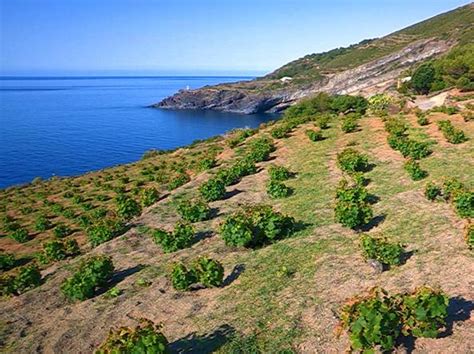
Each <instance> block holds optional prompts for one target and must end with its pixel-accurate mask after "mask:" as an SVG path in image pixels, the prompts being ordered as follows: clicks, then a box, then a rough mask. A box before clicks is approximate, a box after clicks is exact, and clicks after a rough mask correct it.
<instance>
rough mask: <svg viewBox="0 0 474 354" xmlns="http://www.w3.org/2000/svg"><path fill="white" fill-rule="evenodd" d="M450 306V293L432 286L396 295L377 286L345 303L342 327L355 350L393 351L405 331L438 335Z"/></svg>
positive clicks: (342, 311)
mask: <svg viewBox="0 0 474 354" xmlns="http://www.w3.org/2000/svg"><path fill="white" fill-rule="evenodd" d="M447 308H448V297H447V296H446V295H445V294H444V293H443V292H442V291H440V290H435V289H432V288H430V287H422V288H419V289H416V290H415V291H414V292H412V293H404V294H395V295H393V296H389V295H388V293H387V292H386V291H385V290H383V289H381V288H374V289H372V290H370V292H369V293H368V294H367V295H363V296H356V297H355V298H353V299H350V300H349V301H348V302H347V304H346V305H344V306H343V307H342V309H341V313H340V329H345V330H347V332H348V334H349V337H350V341H351V349H352V350H358V351H363V352H373V351H374V349H375V348H377V347H380V349H381V350H382V351H391V350H392V349H393V348H394V346H395V343H396V341H397V340H398V339H399V337H400V335H402V334H403V335H405V336H414V337H429V338H435V337H436V336H437V335H438V334H439V330H440V329H441V328H442V327H443V326H444V325H445V323H446V322H445V321H446V317H447Z"/></svg>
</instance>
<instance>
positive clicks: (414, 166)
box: [403, 159, 428, 181]
mask: <svg viewBox="0 0 474 354" xmlns="http://www.w3.org/2000/svg"><path fill="white" fill-rule="evenodd" d="M403 168H404V169H405V171H407V172H408V174H409V175H410V177H411V179H412V180H414V181H419V180H421V179H423V178H425V177H426V176H428V172H426V171H425V170H423V169H421V167H420V164H419V163H418V162H417V161H415V160H412V159H409V160H407V161H406V162H405V164H404V165H403Z"/></svg>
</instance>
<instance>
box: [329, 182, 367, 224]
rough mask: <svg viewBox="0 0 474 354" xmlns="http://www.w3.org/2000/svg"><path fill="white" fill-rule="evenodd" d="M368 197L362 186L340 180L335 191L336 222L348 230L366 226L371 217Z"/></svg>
mask: <svg viewBox="0 0 474 354" xmlns="http://www.w3.org/2000/svg"><path fill="white" fill-rule="evenodd" d="M368 197H369V195H368V192H367V190H366V189H365V188H364V187H363V186H362V185H360V184H355V185H352V184H350V183H349V182H348V181H347V180H342V181H341V182H340V183H339V186H338V188H337V190H336V205H335V208H334V213H335V218H336V221H337V222H339V223H341V224H342V225H344V226H346V227H350V228H357V227H360V226H363V225H365V224H367V223H368V222H369V221H370V220H371V219H372V217H373V211H372V208H371V206H370V204H369V203H368Z"/></svg>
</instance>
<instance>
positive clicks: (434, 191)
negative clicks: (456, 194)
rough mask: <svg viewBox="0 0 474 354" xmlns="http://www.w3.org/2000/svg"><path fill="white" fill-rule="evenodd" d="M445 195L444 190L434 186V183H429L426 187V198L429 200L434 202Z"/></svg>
mask: <svg viewBox="0 0 474 354" xmlns="http://www.w3.org/2000/svg"><path fill="white" fill-rule="evenodd" d="M442 194H443V190H442V189H441V187H440V186H438V185H436V184H434V183H431V182H430V183H428V184H427V185H426V186H425V197H426V198H427V199H428V200H431V201H434V200H436V198H438V197H440V196H441V195H442Z"/></svg>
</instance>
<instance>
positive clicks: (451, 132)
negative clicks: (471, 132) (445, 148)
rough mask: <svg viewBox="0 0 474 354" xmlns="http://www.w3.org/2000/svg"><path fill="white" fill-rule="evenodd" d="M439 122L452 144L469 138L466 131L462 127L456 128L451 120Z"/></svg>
mask: <svg viewBox="0 0 474 354" xmlns="http://www.w3.org/2000/svg"><path fill="white" fill-rule="evenodd" d="M437 124H438V128H439V129H440V130H441V131H442V133H443V135H444V137H445V138H446V140H447V141H449V142H450V143H451V144H460V143H463V142H465V141H466V140H467V137H466V135H465V134H464V132H463V131H462V130H461V129H457V128H455V127H454V126H453V124H452V123H451V122H450V121H449V120H440V121H438V123H437Z"/></svg>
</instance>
